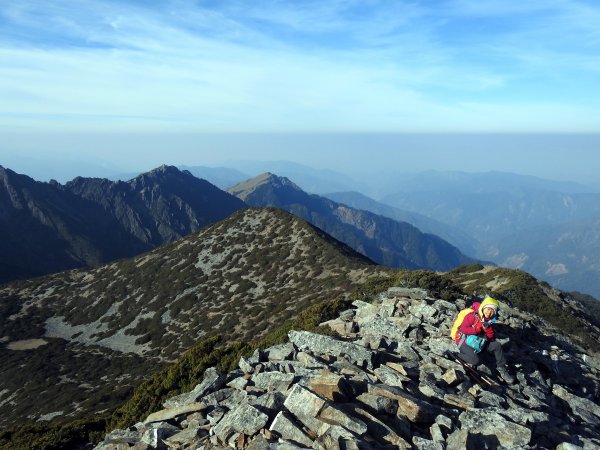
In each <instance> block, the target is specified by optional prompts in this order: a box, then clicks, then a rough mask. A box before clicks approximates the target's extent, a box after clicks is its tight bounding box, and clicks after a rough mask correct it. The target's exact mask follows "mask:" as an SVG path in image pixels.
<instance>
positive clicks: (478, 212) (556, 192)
mask: <svg viewBox="0 0 600 450" xmlns="http://www.w3.org/2000/svg"><path fill="white" fill-rule="evenodd" d="M413 181H414V184H412V185H410V184H408V182H407V185H406V186H405V189H406V190H404V191H400V192H397V193H396V194H393V195H388V196H386V197H385V198H384V199H383V200H382V201H383V202H385V203H387V204H390V205H393V206H395V207H397V208H400V209H402V210H408V211H412V212H414V213H418V214H422V215H425V216H427V217H430V218H432V219H435V220H437V221H440V222H443V223H444V224H446V225H448V226H450V227H452V228H454V229H460V230H462V231H464V233H466V234H467V235H469V236H470V237H471V238H472V239H473V241H474V242H473V244H472V245H473V246H475V248H476V249H477V251H476V252H475V253H473V255H474V256H476V257H478V258H481V259H485V260H491V261H494V262H495V263H496V264H500V265H502V266H506V267H512V268H519V269H522V270H525V271H527V272H530V273H531V274H533V275H534V276H536V277H538V278H540V279H542V280H546V281H548V282H550V283H552V284H553V285H554V286H557V287H560V288H562V289H570V290H580V291H585V292H587V293H590V294H592V295H594V296H596V297H600V281H599V280H600V252H598V251H595V250H596V249H598V248H600V194H598V193H594V192H586V191H589V189H588V188H586V187H585V186H581V185H577V184H575V183H564V182H553V181H548V180H541V179H539V178H535V177H526V176H520V175H515V174H505V173H499V172H490V173H487V174H465V173H438V172H430V173H424V174H422V177H421V178H419V179H418V180H413ZM365 207H366V208H367V209H370V208H371V207H370V206H369V205H368V204H365ZM440 234H441V235H442V236H446V235H444V234H442V233H440ZM454 242H456V241H454ZM463 245H464V244H463ZM458 246H459V248H463V247H462V246H461V245H458Z"/></svg>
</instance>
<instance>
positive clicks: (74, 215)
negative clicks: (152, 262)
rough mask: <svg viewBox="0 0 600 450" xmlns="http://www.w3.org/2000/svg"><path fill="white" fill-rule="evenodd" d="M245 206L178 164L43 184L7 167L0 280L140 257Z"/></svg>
mask: <svg viewBox="0 0 600 450" xmlns="http://www.w3.org/2000/svg"><path fill="white" fill-rule="evenodd" d="M243 207H245V205H244V203H243V202H241V201H239V200H238V199H236V198H235V197H233V196H231V195H229V194H227V193H226V192H223V191H221V190H220V189H218V188H217V187H215V186H213V185H212V184H210V183H208V182H207V181H205V180H200V179H198V178H196V177H194V176H192V175H191V174H190V173H188V172H181V171H179V170H177V169H176V168H175V167H169V166H161V167H159V168H158V169H155V170H153V171H151V172H148V173H145V174H142V175H139V176H138V177H136V178H134V179H132V180H130V181H128V182H122V181H118V182H113V181H109V180H106V179H101V178H80V177H78V178H75V179H74V180H72V181H70V182H69V183H67V184H65V185H60V184H58V183H56V182H49V183H41V182H37V181H35V180H33V179H31V178H29V177H27V176H24V175H19V174H16V173H15V172H13V171H11V170H9V169H4V168H2V167H0V226H1V227H2V229H3V230H4V233H3V239H2V242H1V243H0V250H1V251H0V282H3V281H8V280H11V279H16V278H29V277H34V276H39V275H43V274H47V273H51V272H57V271H61V270H65V269H71V268H76V267H83V266H90V265H97V264H101V263H104V262H108V261H111V260H114V259H118V258H123V257H129V256H133V255H135V254H139V253H141V252H143V251H148V250H150V249H152V248H154V247H156V246H158V245H161V244H164V243H167V242H172V241H174V240H176V239H179V238H181V237H182V236H185V235H186V234H189V233H191V232H193V231H197V230H199V229H200V228H202V227H204V226H206V225H208V224H210V223H214V222H216V221H218V220H221V219H224V218H225V217H227V216H228V215H229V214H231V213H232V212H234V211H237V210H238V209H240V208H243Z"/></svg>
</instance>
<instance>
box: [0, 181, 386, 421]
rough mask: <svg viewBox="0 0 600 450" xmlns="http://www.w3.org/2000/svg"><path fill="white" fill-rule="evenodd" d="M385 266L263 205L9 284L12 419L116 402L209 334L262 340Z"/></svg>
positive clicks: (4, 363) (3, 312)
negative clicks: (99, 260)
mask: <svg viewBox="0 0 600 450" xmlns="http://www.w3.org/2000/svg"><path fill="white" fill-rule="evenodd" d="M142 181H143V179H142ZM381 271H382V269H379V268H378V267H377V266H375V265H374V264H373V263H372V262H371V261H369V260H367V259H366V258H365V257H363V256H362V255H359V254H358V253H356V252H355V251H353V250H352V249H350V248H349V247H347V246H346V245H344V244H342V243H340V242H338V241H336V240H334V239H332V238H331V237H330V236H328V235H326V234H325V233H323V232H322V231H321V230H318V229H316V228H315V227H313V226H311V225H310V224H308V223H306V222H305V221H303V220H301V219H299V218H297V217H295V216H293V215H290V214H288V213H286V212H285V211H281V210H276V209H256V208H254V209H244V210H241V211H238V212H236V213H234V214H233V215H232V216H230V217H228V218H227V219H226V220H224V221H221V222H218V223H216V224H213V225H211V226H209V227H206V228H204V229H203V230H201V231H200V232H196V233H193V234H190V235H189V236H187V237H185V238H183V239H181V240H178V241H176V242H174V243H171V244H167V245H164V246H161V247H159V248H158V249H155V250H153V251H151V252H149V253H146V254H143V255H140V256H137V257H135V258H133V259H128V260H121V261H117V262H113V263H111V264H108V265H104V266H101V267H97V268H94V269H91V270H75V271H70V272H63V273H59V274H54V275H50V276H46V277H43V278H37V279H34V280H28V281H16V282H12V283H8V284H5V285H4V286H1V287H0V330H2V332H1V334H0V343H2V345H1V346H0V367H1V368H2V369H1V370H2V372H1V378H0V393H2V394H0V405H1V406H0V412H1V413H2V414H0V424H1V425H3V426H6V425H7V424H11V423H12V424H15V423H19V422H23V421H26V420H33V421H35V420H37V419H41V420H50V419H51V418H52V417H54V416H56V417H58V418H60V419H64V418H65V416H70V417H81V416H85V415H89V414H91V413H93V412H98V411H101V410H107V409H108V410H110V409H111V408H114V407H116V406H117V405H119V404H120V403H122V402H123V401H124V399H125V397H126V396H127V395H129V392H130V389H131V387H132V386H134V385H136V384H137V383H139V382H140V380H141V379H142V377H143V376H144V375H148V374H150V373H151V372H152V371H154V370H156V368H157V367H160V365H162V364H165V363H166V362H168V361H171V360H174V359H176V358H177V357H178V356H179V355H181V354H182V352H183V351H185V350H186V349H188V348H189V347H190V346H192V345H193V344H194V343H195V342H196V341H197V340H198V339H200V338H202V337H205V336H207V335H210V334H214V333H223V334H227V336H228V339H230V340H236V339H240V340H250V339H252V338H254V337H256V336H260V335H261V334H262V333H265V332H267V331H268V330H270V329H271V328H273V327H275V326H277V325H279V324H280V323H281V322H282V321H284V320H285V319H287V318H289V317H291V316H293V315H295V314H297V313H298V311H300V310H301V309H303V308H306V307H308V306H309V305H311V304H313V303H316V302H320V301H323V300H328V299H333V298H335V297H337V296H339V295H342V294H344V293H346V292H348V291H349V290H351V289H352V287H353V286H354V285H356V283H358V282H360V281H362V280H363V279H364V278H365V277H366V276H367V275H369V274H375V273H379V272H381ZM22 373H28V374H29V375H28V377H27V379H25V380H24V379H23V377H22V376H21V375H20V374H22ZM52 414H54V416H53V415H52Z"/></svg>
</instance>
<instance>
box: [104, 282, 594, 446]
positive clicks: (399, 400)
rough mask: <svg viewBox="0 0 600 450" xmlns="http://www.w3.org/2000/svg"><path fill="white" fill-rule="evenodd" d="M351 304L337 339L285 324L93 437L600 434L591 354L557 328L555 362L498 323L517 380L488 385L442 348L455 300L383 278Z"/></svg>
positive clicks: (460, 438)
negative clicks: (246, 353) (275, 337)
mask: <svg viewBox="0 0 600 450" xmlns="http://www.w3.org/2000/svg"><path fill="white" fill-rule="evenodd" d="M377 302H379V303H377ZM354 306H355V309H350V310H346V311H344V312H343V313H342V314H341V315H340V317H339V318H337V319H334V320H332V321H329V322H327V324H328V325H330V327H332V328H333V329H337V330H338V332H339V334H340V335H343V337H341V338H340V339H336V338H334V337H331V336H321V335H318V334H315V333H310V332H306V331H291V332H290V333H289V340H290V342H289V343H287V344H282V345H275V346H273V347H270V348H268V349H265V350H257V351H255V352H254V354H253V355H252V356H250V357H247V358H241V359H240V361H239V369H236V370H234V371H232V372H230V373H229V374H227V375H223V374H220V373H218V372H217V371H216V369H214V368H211V369H208V370H207V371H206V372H205V374H204V378H203V380H202V381H201V382H200V383H199V384H198V385H197V386H196V387H195V388H194V389H193V390H192V391H191V392H188V393H184V394H181V395H178V396H176V397H173V398H171V399H169V400H167V401H166V402H164V405H165V409H163V410H161V411H157V412H153V413H152V414H150V415H149V416H148V417H147V418H146V420H145V421H144V422H143V423H138V424H136V425H135V426H134V427H132V428H131V429H129V430H115V431H112V432H111V433H109V434H107V435H106V437H105V439H104V441H103V442H102V443H100V444H98V446H96V450H116V449H126V448H133V449H136V450H143V449H154V448H195V449H198V450H200V449H202V450H209V449H215V450H216V449H225V448H244V449H249V450H276V449H279V450H288V449H289V450H291V449H309V448H310V449H315V450H321V449H322V450H329V449H379V448H400V449H409V448H413V449H423V450H429V449H432V450H433V449H465V448H466V449H468V448H506V449H523V450H526V449H534V448H535V449H538V448H539V449H545V448H552V449H554V448H556V449H562V450H571V449H595V448H600V432H599V431H598V430H599V429H600V383H599V382H598V380H599V379H600V363H599V361H597V357H595V356H594V355H589V354H585V355H584V354H583V352H581V351H580V350H578V349H577V347H575V346H574V345H573V344H572V343H569V342H568V340H565V339H562V340H561V339H557V340H556V341H555V342H556V343H558V344H560V345H564V347H565V348H564V349H559V348H558V347H552V346H550V345H548V346H547V350H548V351H552V352H553V354H560V358H561V359H560V362H561V364H562V367H559V369H560V370H558V371H555V370H554V369H555V368H556V367H555V366H553V365H552V360H551V359H550V358H549V357H548V356H547V355H544V354H543V352H542V351H541V350H540V348H538V347H537V346H536V345H535V343H534V342H529V341H528V340H521V341H519V340H518V339H520V337H519V336H520V334H516V335H515V334H513V335H511V336H499V340H500V341H501V342H503V343H504V345H506V353H507V355H509V362H511V363H513V364H514V367H513V368H512V370H514V371H515V372H516V375H517V380H518V382H517V383H516V384H514V385H510V386H507V385H505V384H502V383H500V382H498V385H497V386H494V387H492V388H486V389H484V388H482V387H481V386H479V385H477V384H475V383H474V381H473V380H472V379H470V378H469V377H468V376H467V373H466V372H465V370H464V368H463V366H462V365H460V364H458V363H456V362H455V361H452V360H451V359H449V358H448V356H447V353H448V352H455V351H456V346H455V345H454V343H453V342H452V341H451V340H450V339H449V338H448V337H447V334H448V332H449V328H450V326H451V324H452V322H453V320H454V316H455V315H456V312H457V311H458V310H459V309H462V308H463V307H464V301H463V300H460V301H458V300H457V302H456V304H455V303H453V302H448V301H446V300H441V299H431V298H429V297H428V294H427V292H425V291H422V290H414V289H407V288H391V289H389V290H388V291H386V292H385V293H383V294H382V295H380V296H377V297H376V301H375V302H374V303H372V304H371V303H366V302H362V301H355V302H354ZM519 314H520V313H519V312H518V311H516V310H514V309H510V308H503V315H502V318H503V319H504V320H505V323H506V324H508V325H509V327H508V328H511V329H512V328H515V329H516V330H517V331H515V333H517V332H518V333H522V332H523V329H526V328H527V326H528V322H527V321H525V320H524V318H522V317H521V316H520V315H519ZM523 317H525V316H523ZM508 328H505V330H507V329H508ZM499 330H502V328H501V327H499ZM508 332H509V333H510V329H508ZM515 339H516V341H515ZM514 342H517V343H518V345H517V346H514V345H513V343H514ZM558 344H557V345H558ZM541 348H542V349H543V347H541ZM582 355H583V356H582ZM492 367H493V366H492ZM573 368H578V369H577V370H574V369H573ZM479 369H480V371H481V372H483V373H486V374H488V375H489V376H491V377H492V378H494V376H495V375H494V373H495V372H494V371H493V370H490V367H489V366H488V365H482V366H480V367H479ZM567 375H568V376H567ZM565 381H566V382H565Z"/></svg>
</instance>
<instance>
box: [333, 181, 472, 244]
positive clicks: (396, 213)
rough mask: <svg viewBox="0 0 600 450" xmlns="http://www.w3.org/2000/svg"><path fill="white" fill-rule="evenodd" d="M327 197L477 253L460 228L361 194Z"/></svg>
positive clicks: (345, 193)
mask: <svg viewBox="0 0 600 450" xmlns="http://www.w3.org/2000/svg"><path fill="white" fill-rule="evenodd" d="M325 197H327V198H329V199H331V200H333V201H335V202H338V203H343V204H344V205H348V206H351V207H352V208H356V209H364V210H366V211H370V212H372V213H373V214H378V215H381V216H385V217H389V218H390V219H394V220H397V221H400V222H407V223H410V224H411V225H413V226H415V227H417V228H418V229H419V230H421V231H422V232H423V233H430V234H435V235H436V236H439V237H441V238H442V239H444V240H446V241H448V242H449V243H450V244H452V245H454V246H455V247H458V248H459V249H460V251H462V252H463V253H465V254H468V255H474V254H475V252H476V250H477V249H476V247H475V244H476V241H475V240H474V239H473V238H471V237H469V236H468V235H467V234H466V233H465V232H464V231H462V230H461V229H460V228H455V227H452V226H450V225H447V224H445V223H442V222H440V221H438V220H435V219H431V218H429V217H427V216H424V215H422V214H419V213H416V212H411V211H404V210H402V209H398V208H394V207H393V206H389V205H386V204H384V203H380V202H378V201H376V200H373V199H372V198H370V197H367V196H366V195H363V194H361V193H360V192H334V193H331V194H325Z"/></svg>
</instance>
